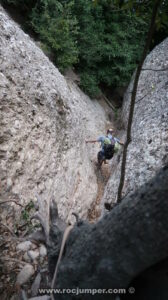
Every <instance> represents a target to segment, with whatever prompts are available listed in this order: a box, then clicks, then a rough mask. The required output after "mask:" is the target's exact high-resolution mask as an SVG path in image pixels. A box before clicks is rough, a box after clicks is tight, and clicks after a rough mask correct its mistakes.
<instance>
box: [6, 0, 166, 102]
mask: <svg viewBox="0 0 168 300" xmlns="http://www.w3.org/2000/svg"><path fill="white" fill-rule="evenodd" d="M2 1H3V3H8V4H9V5H13V6H14V7H16V9H17V10H18V11H20V13H21V14H23V15H24V18H25V24H24V25H25V27H26V29H27V26H29V29H31V30H32V29H33V31H34V32H35V33H36V35H38V37H39V39H40V41H41V42H42V48H43V49H45V52H47V53H49V54H52V57H54V62H55V64H56V65H57V66H58V67H59V69H60V70H61V71H63V70H65V69H66V68H69V67H72V66H75V68H76V70H77V71H78V73H79V74H80V77H81V87H82V88H83V89H84V91H85V92H87V93H88V94H89V95H90V96H92V97H95V96H97V95H99V94H100V87H101V86H103V88H104V89H105V88H106V87H108V89H109V88H111V89H112V88H113V87H122V86H126V85H127V84H128V82H129V80H130V77H131V75H132V73H133V71H134V69H135V68H136V65H137V63H138V61H139V59H140V57H141V53H142V50H143V46H144V42H145V36H146V32H147V28H148V26H149V22H150V17H151V11H152V7H153V0H144V1H136V0H2ZM167 32H168V1H165V0H163V1H161V5H160V9H159V12H158V16H157V20H156V34H155V37H154V41H153V46H154V45H155V44H157V43H159V42H160V41H161V40H163V39H164V38H165V37H166V35H167Z"/></svg>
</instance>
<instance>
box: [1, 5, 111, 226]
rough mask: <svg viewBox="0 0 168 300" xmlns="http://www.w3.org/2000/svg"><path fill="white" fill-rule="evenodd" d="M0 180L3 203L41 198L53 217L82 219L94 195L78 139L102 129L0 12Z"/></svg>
mask: <svg viewBox="0 0 168 300" xmlns="http://www.w3.org/2000/svg"><path fill="white" fill-rule="evenodd" d="M0 112H1V117H0V129H1V134H0V157H1V162H0V179H1V196H2V199H12V198H14V199H18V200H19V202H20V203H21V204H25V203H28V202H29V201H30V200H33V199H34V198H35V194H36V193H38V194H39V195H40V198H41V201H43V204H44V211H45V212H46V217H47V216H48V209H49V202H50V200H51V199H54V200H55V201H56V202H57V204H58V210H59V214H60V216H61V217H62V218H63V219H64V220H65V221H69V220H70V219H71V214H72V212H76V213H78V214H79V216H80V217H82V218H86V216H87V213H88V209H89V208H90V206H91V204H92V203H93V201H94V200H95V198H96V193H97V178H96V175H95V171H94V163H93V162H92V160H93V159H95V154H96V150H95V148H93V150H92V149H91V147H87V146H86V144H85V138H86V137H87V138H88V137H89V136H90V137H92V138H94V137H96V136H97V135H98V134H100V133H102V132H103V131H104V130H105V123H106V115H105V112H104V109H103V108H102V107H101V106H100V104H99V103H98V102H96V101H94V100H90V99H89V97H87V96H86V95H85V94H84V93H82V92H81V91H80V89H79V88H78V87H77V86H76V85H75V84H73V83H70V82H67V81H66V80H65V78H64V77H63V76H62V75H61V74H60V73H59V71H58V70H57V68H56V67H55V66H54V65H53V64H52V63H51V62H50V60H49V59H48V58H47V57H46V56H45V55H44V53H43V52H42V51H41V50H40V49H39V48H38V47H37V46H36V45H35V43H34V42H33V41H32V40H31V39H30V37H29V36H28V35H26V34H25V33H24V32H23V31H22V30H21V29H20V28H19V26H18V25H17V24H16V23H15V22H13V21H12V20H11V19H10V17H9V16H8V15H7V14H6V13H5V11H4V10H3V8H2V7H1V8H0Z"/></svg>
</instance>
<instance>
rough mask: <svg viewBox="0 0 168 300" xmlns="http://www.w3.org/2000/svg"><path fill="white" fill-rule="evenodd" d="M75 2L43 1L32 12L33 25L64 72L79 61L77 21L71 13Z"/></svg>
mask: <svg viewBox="0 0 168 300" xmlns="http://www.w3.org/2000/svg"><path fill="white" fill-rule="evenodd" d="M72 5H73V1H68V3H67V2H66V1H65V2H64V3H61V1H55V0H41V1H38V3H37V4H36V6H35V7H34V8H33V10H32V15H31V17H32V21H31V25H32V27H33V29H34V30H35V32H36V33H38V34H39V37H40V39H41V41H42V42H43V43H44V44H46V45H47V46H48V47H49V48H50V49H51V50H52V51H53V53H54V55H55V63H56V64H57V66H58V67H59V68H60V69H61V70H64V69H65V68H68V67H69V66H72V65H73V64H75V63H76V62H77V60H78V49H77V44H76V38H77V33H78V27H77V21H76V18H75V17H74V16H72V13H71V7H72Z"/></svg>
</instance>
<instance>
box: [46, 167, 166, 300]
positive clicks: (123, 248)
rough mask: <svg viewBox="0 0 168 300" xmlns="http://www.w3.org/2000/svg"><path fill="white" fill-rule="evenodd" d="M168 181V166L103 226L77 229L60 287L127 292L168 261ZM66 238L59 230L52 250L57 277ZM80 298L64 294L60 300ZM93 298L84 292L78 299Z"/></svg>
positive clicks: (103, 221) (62, 269) (61, 270)
mask: <svg viewBox="0 0 168 300" xmlns="http://www.w3.org/2000/svg"><path fill="white" fill-rule="evenodd" d="M167 183H168V167H167V168H166V167H165V168H164V169H162V170H161V171H160V172H159V173H158V175H157V176H156V177H155V178H154V179H152V180H151V181H150V182H149V183H147V184H146V185H145V186H143V187H142V188H140V189H139V190H138V191H137V192H136V193H134V194H132V195H129V196H127V197H125V199H123V201H122V203H120V204H118V205H117V206H116V207H115V208H114V209H113V210H112V211H111V212H109V213H108V214H107V215H106V216H104V217H103V219H101V220H100V221H99V222H98V223H96V224H94V225H91V224H85V223H83V224H82V225H80V226H75V227H74V229H73V230H72V232H71V233H70V237H69V239H68V241H67V246H66V251H65V255H64V257H63V258H62V261H61V263H60V266H59V270H58V278H57V282H56V285H55V286H56V288H76V287H79V288H104V289H106V288H126V287H127V286H128V284H129V283H130V282H131V280H132V279H133V278H135V277H136V276H137V275H138V274H140V272H142V271H144V270H145V269H147V268H148V267H150V266H152V265H154V264H156V263H158V262H159V261H161V260H163V259H165V258H166V257H167V256H168V222H167V218H168V203H167V195H168V184H167ZM54 234H55V236H54ZM58 236H59V238H58ZM60 236H61V235H60V233H59V234H57V227H56V226H53V227H52V229H51V231H50V239H51V246H50V248H49V266H50V271H51V273H52V274H53V272H54V268H55V265H56V258H57V255H58V253H57V251H58V248H59V247H60V242H59V241H58V240H60ZM54 247H56V248H54ZM105 296H106V297H105ZM111 296H112V295H96V299H113V298H112V297H111ZM76 297H77V296H75V295H67V294H64V295H63V294H62V295H56V296H55V299H66V300H67V299H76ZM91 297H92V295H89V294H83V295H81V298H80V297H79V296H78V297H77V299H82V300H84V299H90V298H91ZM108 297H109V298H108Z"/></svg>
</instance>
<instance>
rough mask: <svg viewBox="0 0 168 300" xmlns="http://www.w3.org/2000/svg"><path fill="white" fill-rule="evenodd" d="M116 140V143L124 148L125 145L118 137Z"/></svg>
mask: <svg viewBox="0 0 168 300" xmlns="http://www.w3.org/2000/svg"><path fill="white" fill-rule="evenodd" d="M114 139H115V141H116V142H117V143H119V144H120V145H122V146H124V143H123V142H122V141H120V140H119V139H117V138H116V137H115V138H114Z"/></svg>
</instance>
